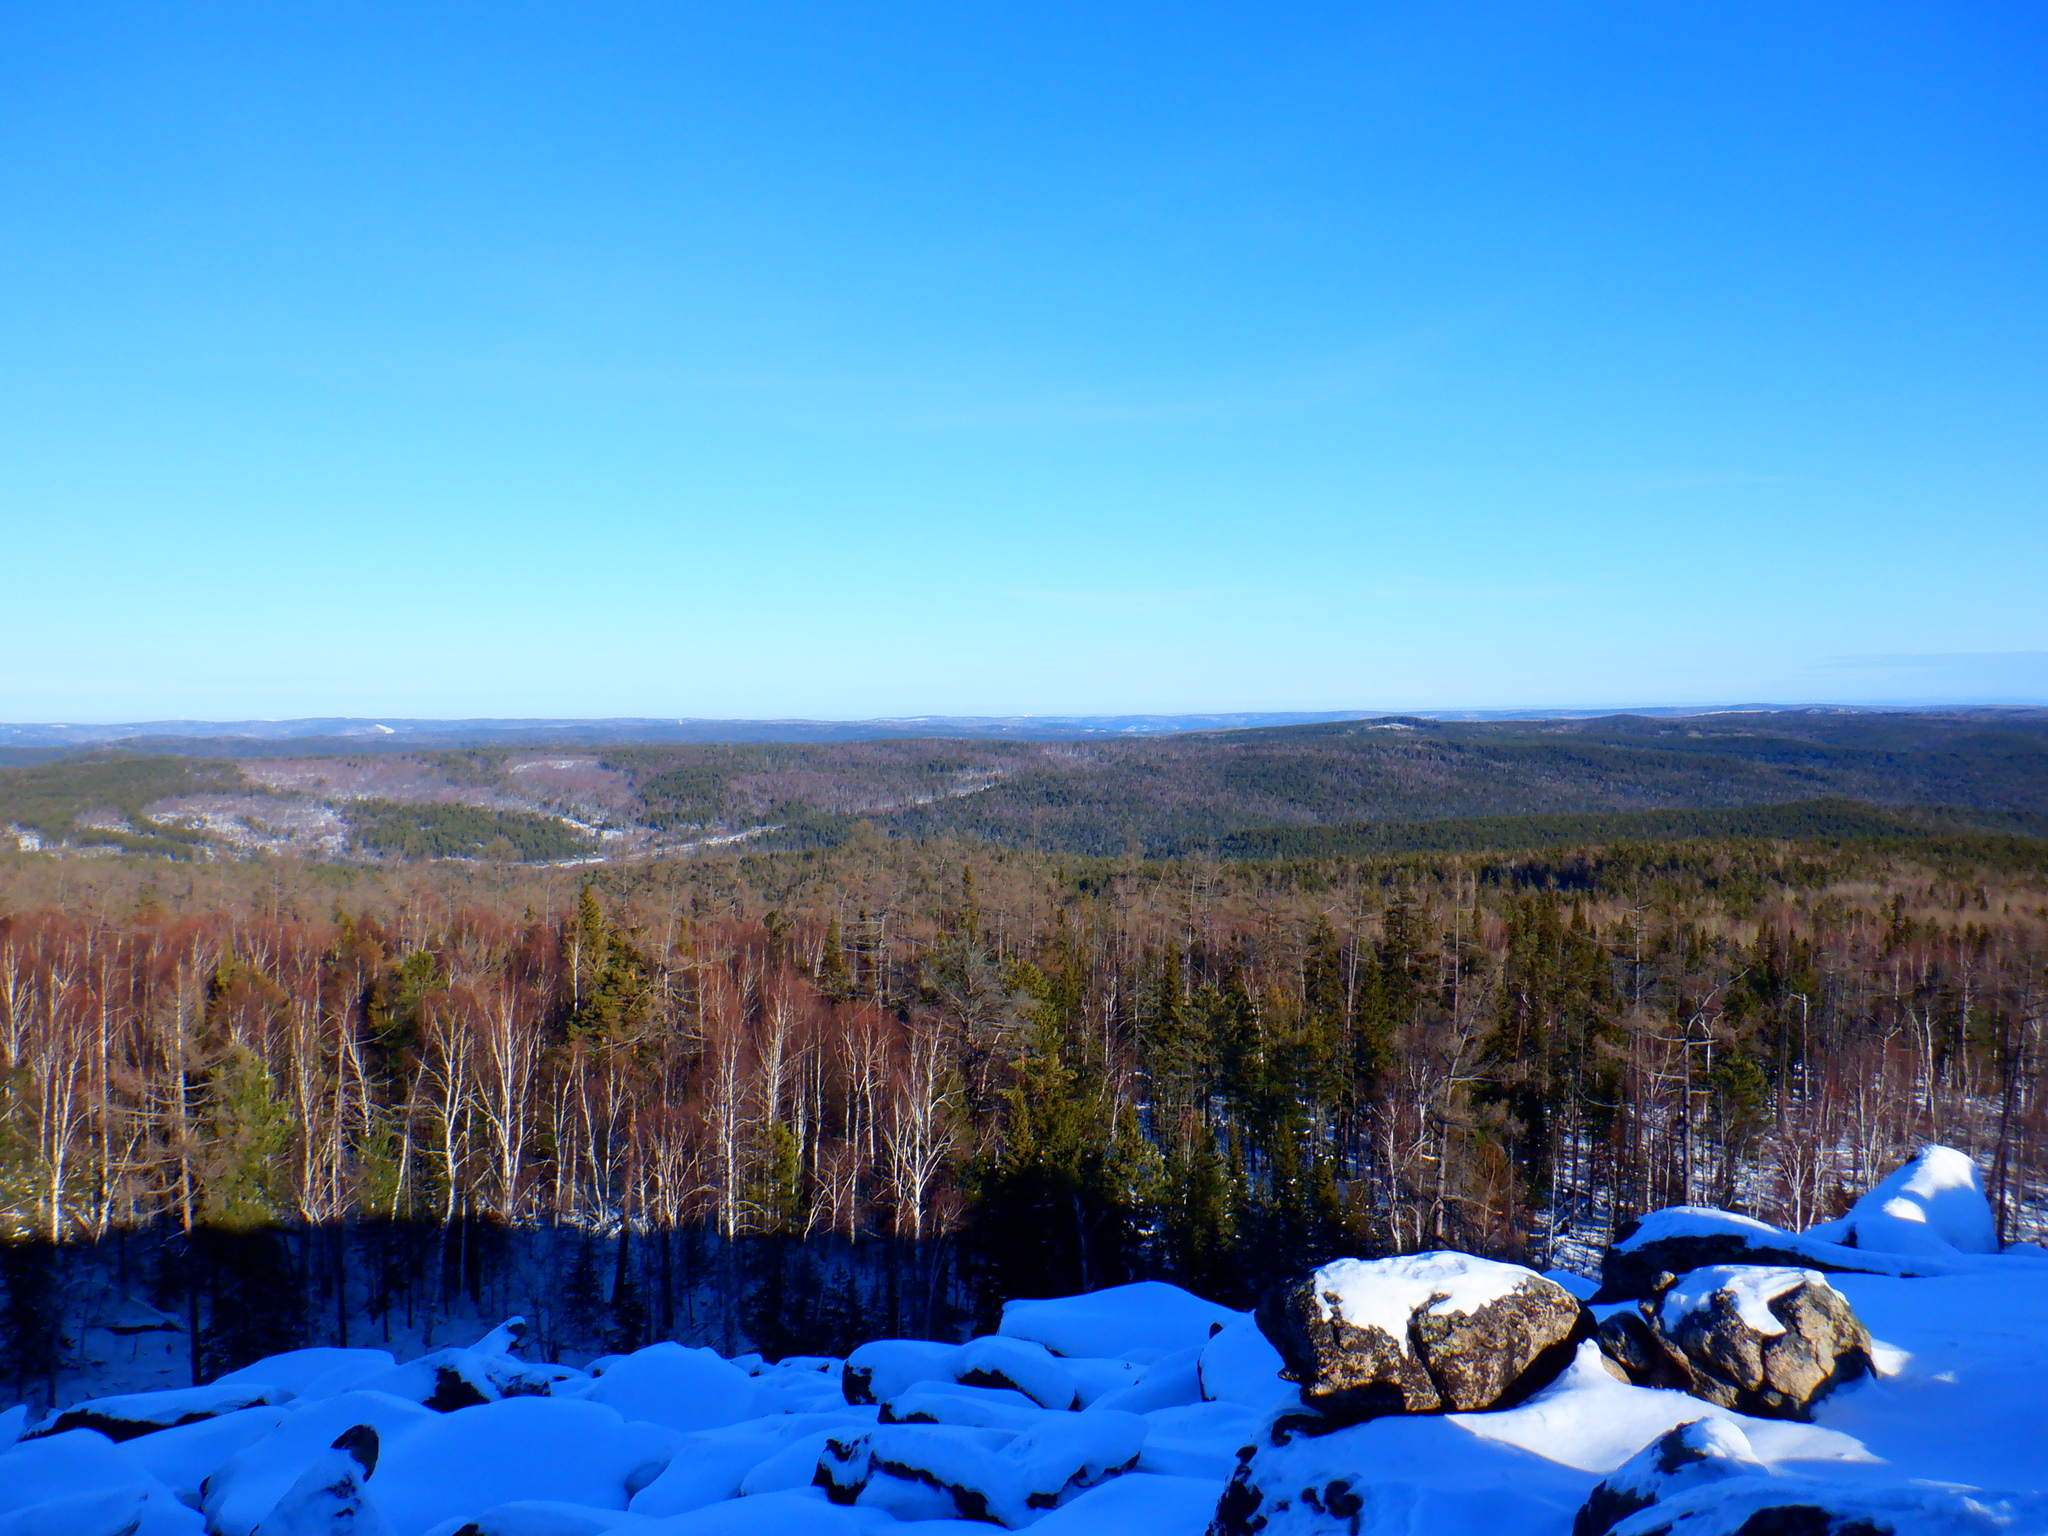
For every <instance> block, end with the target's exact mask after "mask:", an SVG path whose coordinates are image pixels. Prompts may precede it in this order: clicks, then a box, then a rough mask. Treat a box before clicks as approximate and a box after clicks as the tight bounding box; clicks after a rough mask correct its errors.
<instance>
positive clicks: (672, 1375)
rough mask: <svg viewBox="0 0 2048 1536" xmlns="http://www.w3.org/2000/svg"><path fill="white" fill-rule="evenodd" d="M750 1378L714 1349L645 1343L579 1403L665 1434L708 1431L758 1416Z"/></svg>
mask: <svg viewBox="0 0 2048 1536" xmlns="http://www.w3.org/2000/svg"><path fill="white" fill-rule="evenodd" d="M757 1396H758V1393H757V1390H756V1387H755V1383H754V1378H752V1377H751V1376H749V1375H747V1373H746V1372H745V1371H742V1370H740V1369H739V1368H738V1367H737V1366H735V1365H733V1364H732V1363H731V1362H730V1361H728V1360H726V1359H725V1358H724V1357H723V1356H721V1355H719V1354H718V1352H717V1351H716V1350H710V1349H691V1348H688V1347H686V1346H685V1345H682V1344H650V1345H648V1346H647V1348H645V1349H642V1350H636V1351H634V1352H633V1353H632V1354H630V1355H627V1356H626V1357H625V1358H623V1359H621V1360H617V1361H614V1362H613V1364H612V1366H611V1368H610V1369H609V1370H607V1371H606V1372H605V1373H604V1374H603V1375H602V1376H600V1377H598V1378H597V1383H596V1385H594V1386H593V1387H591V1389H590V1390H589V1391H588V1392H587V1393H585V1394H584V1397H585V1400H586V1401H588V1402H593V1403H602V1404H604V1405H605V1406H606V1407H608V1408H615V1409H617V1410H618V1412H619V1413H620V1415H621V1416H622V1417H625V1418H628V1419H645V1420H647V1421H648V1422H649V1423H651V1424H665V1425H667V1426H668V1427H669V1428H670V1429H677V1430H697V1429H714V1428H716V1427H718V1426H719V1425H721V1424H737V1423H739V1422H740V1421H741V1420H743V1419H750V1418H753V1417H754V1416H755V1415H756V1414H758V1413H759V1412H760V1409H759V1408H758V1407H756V1406H755V1400H756V1397H757Z"/></svg>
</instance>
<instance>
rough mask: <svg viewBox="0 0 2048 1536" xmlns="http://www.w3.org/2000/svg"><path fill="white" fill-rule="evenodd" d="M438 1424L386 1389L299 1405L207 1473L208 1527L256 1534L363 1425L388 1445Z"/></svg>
mask: <svg viewBox="0 0 2048 1536" xmlns="http://www.w3.org/2000/svg"><path fill="white" fill-rule="evenodd" d="M435 1422H438V1420H437V1418H436V1416H435V1414H434V1413H433V1412H432V1411H431V1410H430V1409H428V1408H425V1407H423V1406H421V1405H420V1404H418V1403H413V1402H408V1401H406V1400H405V1399H404V1398H398V1397H392V1396H390V1395H388V1394H386V1393H383V1392H343V1393H341V1394H339V1395H338V1396H335V1397H329V1398H321V1399H317V1400H315V1401H313V1402H309V1403H305V1404H303V1405H300V1406H298V1407H296V1408H295V1409H294V1410H293V1411H292V1412H291V1413H289V1414H288V1415H287V1416H286V1417H285V1419H284V1421H283V1422H282V1423H280V1424H279V1425H278V1426H277V1428H276V1429H274V1430H272V1431H271V1432H270V1433H269V1434H267V1435H264V1436H263V1437H262V1438H261V1439H258V1440H254V1441H252V1442H250V1444H249V1445H247V1446H245V1447H244V1448H243V1449H241V1450H240V1451H237V1452H236V1453H235V1454H234V1455H232V1456H230V1457H228V1459H227V1460H226V1461H224V1462H223V1463H221V1465H220V1467H219V1469H218V1470H217V1471H215V1472H213V1473H212V1474H211V1475H209V1476H208V1477H207V1479H206V1481H205V1485H204V1489H203V1496H202V1501H201V1508H202V1509H203V1510H204V1511H205V1514H206V1523H207V1527H208V1529H209V1530H210V1531H212V1532H214V1533H216V1536H251V1533H252V1532H253V1531H254V1530H255V1529H256V1527H257V1526H258V1525H259V1524H260V1523H261V1522H262V1521H263V1520H264V1519H266V1518H267V1517H268V1516H269V1514H270V1512H271V1511H272V1510H273V1509H275V1508H276V1507H277V1504H278V1501H279V1500H280V1499H282V1498H283V1497H284V1496H285V1495H286V1494H287V1493H289V1492H290V1491H291V1489H292V1487H293V1486H294V1485H295V1484H296V1483H297V1482H298V1481H299V1479H300V1478H301V1477H303V1476H305V1474H306V1473H307V1472H308V1471H309V1470H311V1468H312V1467H313V1466H314V1464H315V1463H316V1462H319V1461H322V1460H324V1459H325V1458H326V1456H327V1453H328V1452H329V1451H330V1450H332V1449H333V1446H334V1442H335V1441H336V1440H338V1439H340V1438H341V1437H342V1436H343V1435H344V1434H346V1433H347V1432H348V1431H350V1430H352V1429H354V1428H355V1427H357V1426H358V1425H367V1426H369V1427H370V1428H372V1429H374V1430H375V1431H376V1433H377V1438H378V1441H379V1443H380V1445H382V1446H384V1447H386V1448H388V1447H390V1446H391V1445H392V1444H394V1443H395V1442H396V1441H398V1440H399V1439H401V1438H403V1436H404V1435H405V1433H406V1432H407V1431H408V1430H411V1429H414V1428H417V1427H419V1426H421V1425H423V1424H430V1423H435ZM136 1444H137V1445H138V1446H142V1445H147V1444H148V1442H147V1441H138V1442H136Z"/></svg>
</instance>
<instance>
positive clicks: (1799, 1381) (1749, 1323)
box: [1596, 1264, 1871, 1419]
mask: <svg viewBox="0 0 2048 1536" xmlns="http://www.w3.org/2000/svg"><path fill="white" fill-rule="evenodd" d="M1641 1313H1642V1315H1641V1317H1640V1318H1633V1317H1630V1316H1628V1315H1627V1314H1626V1313H1621V1314H1617V1315H1615V1316H1613V1317H1610V1318H1608V1319H1607V1320H1606V1322H1604V1323H1602V1324H1601V1326H1600V1330H1599V1332H1598V1334H1597V1335H1596V1338H1597V1340H1598V1343H1599V1346H1600V1350H1601V1353H1602V1354H1603V1355H1605V1356H1606V1357H1607V1359H1608V1360H1609V1361H1611V1362H1612V1363H1613V1365H1614V1366H1615V1368H1616V1370H1617V1372H1618V1373H1619V1374H1621V1375H1623V1376H1625V1377H1627V1378H1628V1379H1629V1380H1630V1381H1633V1382H1635V1383H1637V1384H1638V1385H1640V1386H1652V1387H1674V1388H1677V1389H1679V1390H1682V1391H1685V1392H1690V1393H1691V1394H1692V1395H1693V1396H1695V1397H1697V1398H1700V1399H1702V1400H1703V1401H1706V1402H1710V1403H1714V1404H1717V1405H1719V1406H1720V1407H1723V1408H1730V1409H1733V1410H1735V1411H1736V1412H1738V1413H1747V1414H1751V1415H1754V1416H1756V1417H1758V1418H1773V1419H1807V1418H1811V1417H1812V1414H1813V1408H1814V1405H1815V1404H1816V1403H1818V1402H1820V1401H1821V1399H1823V1398H1824V1397H1826V1396H1827V1395H1828V1393H1830V1392H1832V1391H1833V1390H1834V1389H1835V1388H1836V1387H1838V1386H1840V1385H1841V1384H1842V1383H1844V1382H1847V1381H1853V1380H1855V1379H1856V1378H1858V1377H1860V1376H1865V1375H1868V1374H1869V1373H1870V1370H1871V1361H1870V1333H1869V1330H1868V1329H1866V1328H1865V1327H1864V1326H1863V1324H1862V1323H1861V1322H1860V1321H1859V1320H1858V1319H1857V1317H1856V1313H1855V1311H1854V1309H1852V1308H1851V1307H1850V1305H1849V1303H1848V1301H1847V1300H1846V1299H1845V1298H1844V1297H1843V1296H1842V1294H1841V1293H1840V1292H1839V1291H1837V1290H1835V1289H1834V1288H1833V1287H1832V1286H1830V1285H1829V1284H1828V1283H1827V1281H1826V1279H1825V1278H1824V1277H1823V1276H1822V1275H1820V1274H1819V1273H1818V1272H1816V1271H1814V1270H1810V1269H1791V1268H1783V1267H1773V1266H1760V1265H1743V1264H1729V1265H1717V1266H1712V1267H1709V1268H1706V1269H1700V1270H1695V1271H1693V1272H1692V1273H1691V1274H1689V1275H1686V1276H1684V1277H1682V1278H1678V1277H1673V1276H1670V1275H1666V1276H1663V1277H1662V1279H1661V1281H1660V1283H1659V1289H1658V1293H1657V1294H1656V1295H1655V1296H1653V1297H1652V1298H1650V1299H1649V1300H1647V1301H1645V1302H1644V1303H1643V1304H1642V1308H1641Z"/></svg>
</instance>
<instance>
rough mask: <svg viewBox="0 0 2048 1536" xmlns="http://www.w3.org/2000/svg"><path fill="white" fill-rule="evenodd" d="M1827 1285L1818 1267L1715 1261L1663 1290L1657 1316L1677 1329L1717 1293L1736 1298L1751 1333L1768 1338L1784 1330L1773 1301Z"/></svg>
mask: <svg viewBox="0 0 2048 1536" xmlns="http://www.w3.org/2000/svg"><path fill="white" fill-rule="evenodd" d="M1808 1283H1811V1284H1813V1285H1819V1286H1826V1285H1827V1283H1828V1281H1827V1276H1825V1275H1823V1274H1822V1273H1821V1272H1820V1271H1819V1270H1817V1269H1779V1268H1773V1267H1769V1266H1765V1265H1761V1264H1715V1265H1712V1266H1711V1267H1709V1268H1707V1269H1696V1270H1694V1271H1693V1272H1692V1273H1691V1274H1689V1275H1685V1276H1682V1277H1680V1279H1679V1281H1678V1283H1677V1284H1676V1285H1674V1286H1672V1287H1671V1289H1670V1290H1668V1291H1666V1292H1665V1293H1664V1300H1663V1303H1662V1305H1661V1306H1660V1307H1659V1309H1658V1316H1659V1318H1660V1319H1661V1320H1662V1322H1663V1324H1664V1327H1665V1328H1666V1330H1671V1329H1675V1328H1677V1326H1678V1323H1679V1319H1680V1318H1682V1317H1684V1316H1685V1315H1686V1314H1687V1313H1689V1312H1698V1311H1701V1310H1703V1309H1704V1308H1706V1307H1708V1306H1711V1305H1712V1304H1713V1300H1714V1297H1715V1296H1716V1295H1717V1294H1720V1293H1722V1292H1726V1293H1727V1294H1728V1295H1729V1296H1731V1297H1733V1298H1734V1301H1735V1313H1736V1316H1738V1317H1740V1318H1741V1319H1742V1322H1743V1326H1745V1327H1746V1328H1748V1329H1749V1331H1750V1332H1752V1333H1754V1334H1757V1335H1759V1336H1761V1337H1765V1338H1769V1337H1771V1336H1772V1335H1774V1334H1780V1333H1783V1332H1784V1331H1785V1325H1784V1323H1782V1322H1780V1321H1779V1319H1778V1316H1777V1314H1776V1313H1774V1312H1773V1311H1771V1303H1772V1302H1773V1301H1776V1300H1777V1299H1778V1298H1779V1297H1780V1296H1783V1295H1784V1294H1785V1293H1786V1292H1787V1291H1794V1290H1797V1289H1798V1288H1799V1287H1800V1286H1801V1285H1804V1284H1808Z"/></svg>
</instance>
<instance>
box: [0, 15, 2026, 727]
mask: <svg viewBox="0 0 2048 1536" xmlns="http://www.w3.org/2000/svg"><path fill="white" fill-rule="evenodd" d="M2044 299H2048V7H2043V6H2042V5H2041V4H2040V3H2039V0H2020V3H2000V0H1970V3H1967V4H1956V3H1954V0H1928V3H1925V4H1911V5H1909V4H1896V3H1889V0H1843V3H1836V4H1821V3H1804V0H1656V3H1649V4H1645V3H1643V0H1615V3H1601V4H1596V3H1572V0H1547V3H1533V0H1528V3H1498V4H1484V3H1464V0H1444V3H1402V4H1391V3H1381V0H1348V3H1342V4H1331V5H1310V4H1288V3H1275V0H1257V3H1245V4H1220V5H1219V4H1186V3H1182V4H1173V5H1167V4H1142V3H1133V4H1125V5H1103V4H1100V3H1089V4H1074V3H1065V0H1031V3H1022V0H1014V3H997V0H930V3H897V0H858V3H848V0H837V3H822V4H784V3H777V0H746V3H743V4H731V3H727V4H717V5H712V4H696V3H681V0H663V3H648V4H631V3H609V0H591V3H588V4H581V3H579V4H562V3H554V4H523V3H514V0H489V3H476V4H453V3H440V0H404V3H374V0H348V3H345V4H344V3H336V0H292V3H289V4H277V3H275V0H262V3H248V4H214V3H205V0H192V3H179V4H173V5H165V4H158V3H142V0H137V3H132V4H120V5H113V4H103V3H98V0H67V3H64V4H34V3H29V0H16V3H13V4H9V5H5V6H0V718H4V719H13V720H52V719H71V720H125V719H147V718H159V717H165V716H192V717H208V718H221V717H227V718H239V717H245V716H252V715H255V716H285V715H306V714H330V713H334V714H359V715H376V714H385V715H443V716H446V715H480V714H489V715H606V714H634V715H714V716H722V715H741V716H764V715H812V716H863V715H874V714H902V713H938V712H945V713H975V714H982V713H1010V712H1041V713H1045V712H1084V711H1085V712H1108V711H1141V710H1142V711H1181V710H1203V709H1273V710H1279V709H1339V708H1353V707H1357V708H1383V707H1384V708H1396V707H1403V706H1408V707H1428V706H1432V705H1435V706H1445V707H1450V706H1473V707H1488V706H1502V707H1507V706H1516V705H1538V704H1549V705H1602V704H1627V703H1655V702H1667V703H1683V702H1707V701H1738V700H1758V699H1771V700H1814V699H1839V700H1928V699H1958V700H1959V699H1983V700H2001V699H2002V700H2017V699H2032V700H2043V699H2048V603H2044V600H2043V599H2044V591H2043V588H2044V577H2048V304H2044Z"/></svg>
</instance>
